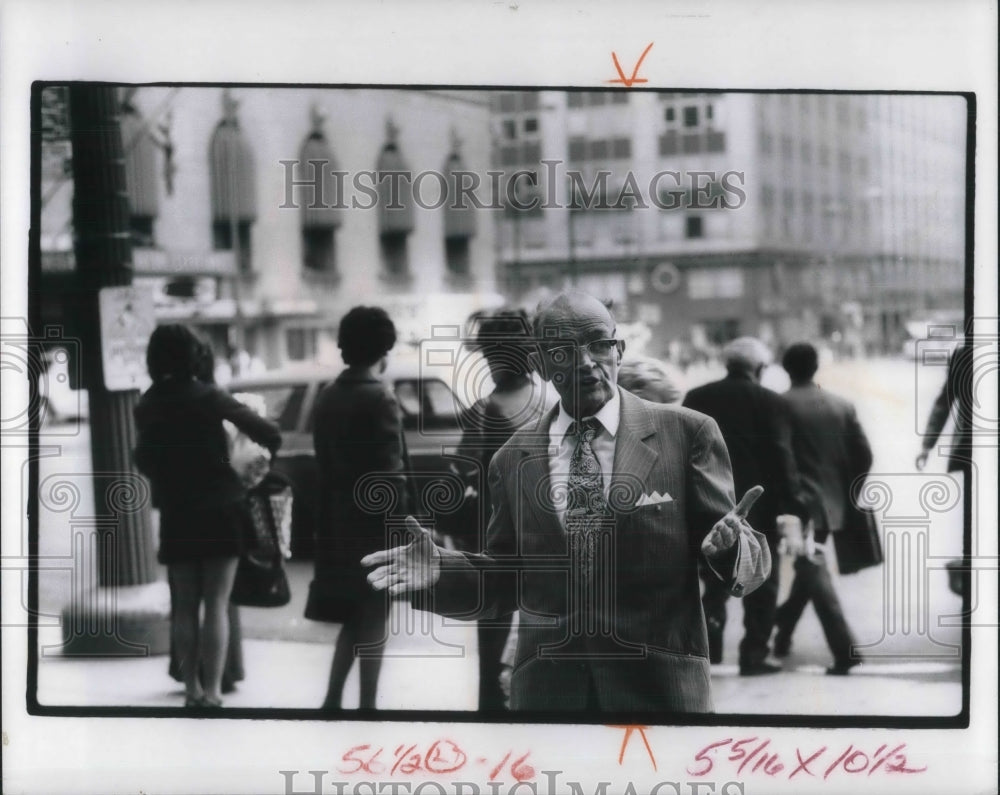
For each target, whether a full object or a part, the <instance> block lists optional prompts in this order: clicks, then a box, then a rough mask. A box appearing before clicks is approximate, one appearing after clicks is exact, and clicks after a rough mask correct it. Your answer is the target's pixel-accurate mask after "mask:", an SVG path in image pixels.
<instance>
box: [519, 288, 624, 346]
mask: <svg viewBox="0 0 1000 795" xmlns="http://www.w3.org/2000/svg"><path fill="white" fill-rule="evenodd" d="M586 322H601V323H605V324H606V325H607V326H608V328H609V329H610V331H611V334H609V336H611V335H613V334H614V331H615V319H614V317H613V316H612V314H611V312H610V310H609V309H608V308H607V307H606V306H605V305H604V304H603V303H602V302H601V301H599V300H598V299H596V298H594V296H592V295H590V294H589V293H585V292H582V291H580V290H567V291H566V292H562V293H559V294H558V295H556V296H554V297H552V298H549V299H547V300H545V301H542V302H541V303H540V304H539V305H538V309H537V310H536V311H535V318H534V322H533V328H534V332H535V336H536V337H537V338H538V339H539V340H542V341H545V340H552V339H558V338H559V337H568V336H573V330H572V329H573V328H575V327H577V326H578V325H579V324H580V323H586Z"/></svg>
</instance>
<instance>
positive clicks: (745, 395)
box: [684, 337, 804, 676]
mask: <svg viewBox="0 0 1000 795" xmlns="http://www.w3.org/2000/svg"><path fill="white" fill-rule="evenodd" d="M723 357H724V359H725V363H726V377H725V378H723V379H721V380H719V381H714V382H712V383H710V384H705V385H704V386H700V387H697V388H695V389H692V390H691V391H690V392H688V394H687V396H686V397H685V399H684V405H685V406H686V407H687V408H690V409H694V410H695V411H700V412H701V413H702V414H707V415H708V416H710V417H712V419H714V420H715V421H716V422H717V423H718V425H719V430H721V431H722V438H723V439H724V440H725V442H726V447H727V448H728V449H729V458H730V461H731V462H732V466H733V481H734V484H735V486H736V491H737V493H741V489H742V490H745V489H746V488H747V484H750V485H754V484H757V483H759V484H760V485H762V486H763V487H764V493H763V495H761V497H760V499H759V500H757V503H756V504H755V505H754V507H753V508H752V509H751V511H750V515H749V517H748V520H749V522H750V523H751V526H752V527H754V528H755V529H757V530H758V531H760V532H761V533H763V535H764V537H765V538H766V539H767V542H768V545H769V547H770V548H771V556H772V559H773V560H777V559H778V557H777V546H778V541H779V532H778V524H779V521H778V517H779V516H784V517H787V518H784V519H783V520H782V524H783V525H786V526H788V527H789V528H793V527H797V526H799V525H798V524H797V522H796V516H798V517H801V516H803V515H804V510H803V508H802V507H801V505H800V504H799V502H798V501H797V500H796V497H795V493H796V482H797V481H796V468H795V458H794V455H793V452H792V448H791V439H790V434H789V425H788V407H787V406H786V405H785V403H784V401H783V400H782V398H781V396H780V395H778V394H776V393H774V392H772V391H771V390H769V389H767V388H765V387H763V386H761V385H760V376H761V373H762V372H763V371H764V368H765V366H766V365H767V363H768V362H769V360H770V358H771V357H770V351H769V350H768V349H767V346H765V345H764V343H762V342H761V341H760V340H758V339H756V338H754V337H740V338H739V339H735V340H733V341H732V342H730V343H729V344H727V345H726V347H725V348H724V350H723ZM779 568H780V567H779V566H777V565H774V566H772V568H771V575H770V577H769V578H768V579H767V581H766V582H765V583H764V584H763V585H761V586H760V588H758V589H757V590H756V591H754V592H753V593H752V594H750V595H749V596H746V597H744V599H743V625H744V627H745V630H746V631H745V633H744V636H743V641H742V642H741V643H740V657H739V659H740V673H741V674H742V675H744V676H756V675H760V674H771V673H777V672H778V671H780V670H781V666H780V664H778V663H776V662H775V661H772V660H769V659H768V655H769V646H768V644H769V642H770V639H771V633H772V631H773V630H774V617H775V609H776V607H777V599H778V571H779ZM703 579H704V581H705V593H704V595H703V597H702V606H703V608H704V610H705V618H706V622H707V624H708V637H709V653H710V659H711V661H712V662H715V663H718V662H721V661H722V632H723V629H724V627H725V625H726V602H727V601H728V598H729V594H728V593H727V592H726V591H725V590H724V589H722V588H720V587H718V586H717V585H716V582H715V580H717V579H718V578H716V577H704V578H703Z"/></svg>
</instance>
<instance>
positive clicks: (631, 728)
mask: <svg viewBox="0 0 1000 795" xmlns="http://www.w3.org/2000/svg"><path fill="white" fill-rule="evenodd" d="M650 46H652V45H650ZM608 728H609V729H624V730H625V736H624V737H623V738H622V747H621V750H620V751H619V752H618V764H619V765H620V764H621V763H622V761H623V760H624V759H625V749H626V748H627V747H628V741H629V738H631V736H632V732H639V736H640V737H642V744H643V745H645V746H646V753H648V754H649V761H650V762H652V763H653V770H656V757H655V756H653V749H652V748H650V747H649V740H648V739H646V729H647V727H646V726H639V725H635V724H632V725H624V726H609V727H608Z"/></svg>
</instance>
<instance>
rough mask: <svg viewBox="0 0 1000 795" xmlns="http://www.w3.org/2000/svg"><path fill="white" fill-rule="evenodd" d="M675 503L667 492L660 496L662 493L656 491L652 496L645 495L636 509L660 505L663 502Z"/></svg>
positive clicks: (636, 505)
mask: <svg viewBox="0 0 1000 795" xmlns="http://www.w3.org/2000/svg"><path fill="white" fill-rule="evenodd" d="M673 501H674V498H673V497H671V496H670V495H669V494H667V492H663V494H660V492H658V491H654V492H653V493H652V494H643V495H642V496H641V497H640V498H639V501H638V502H637V503H636V504H635V507H636V508H642V507H643V506H644V505H659V504H660V503H661V502H673Z"/></svg>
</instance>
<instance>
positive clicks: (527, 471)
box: [516, 403, 565, 535]
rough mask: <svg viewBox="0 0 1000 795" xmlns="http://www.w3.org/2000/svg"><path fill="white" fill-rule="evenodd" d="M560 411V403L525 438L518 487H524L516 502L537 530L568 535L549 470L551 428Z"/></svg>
mask: <svg viewBox="0 0 1000 795" xmlns="http://www.w3.org/2000/svg"><path fill="white" fill-rule="evenodd" d="M558 411H559V404H558V403H557V404H556V406H555V408H554V409H553V410H552V411H550V412H549V414H548V416H547V417H546V418H545V421H544V422H543V423H542V427H541V428H539V430H538V431H537V432H535V433H532V434H531V435H530V436H528V437H525V438H524V439H522V440H521V443H520V445H519V452H520V455H521V459H520V464H519V467H520V469H519V472H518V477H517V484H518V485H517V488H518V489H519V490H520V492H521V493H520V494H519V495H518V499H517V501H516V504H518V505H520V506H521V509H522V510H523V511H524V512H525V515H524V517H523V519H524V523H523V525H522V526H523V527H525V528H529V527H530V528H533V529H534V530H537V532H541V533H548V532H555V533H557V534H559V535H564V534H565V531H564V530H563V527H562V525H561V524H560V523H559V517H558V516H557V514H556V511H555V508H554V507H553V505H552V498H551V496H550V495H551V486H550V481H551V479H552V478H551V473H550V471H549V428H550V426H551V425H552V420H553V419H554V418H555V416H556V414H557V413H558Z"/></svg>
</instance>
